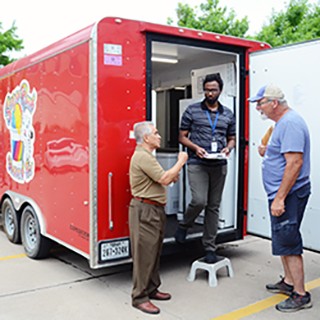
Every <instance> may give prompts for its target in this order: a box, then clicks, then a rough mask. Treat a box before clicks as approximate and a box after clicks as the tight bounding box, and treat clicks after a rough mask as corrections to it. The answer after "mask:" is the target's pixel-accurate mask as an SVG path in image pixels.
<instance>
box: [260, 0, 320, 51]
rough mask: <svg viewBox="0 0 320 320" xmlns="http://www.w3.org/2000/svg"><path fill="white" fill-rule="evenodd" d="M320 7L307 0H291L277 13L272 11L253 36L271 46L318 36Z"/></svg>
mask: <svg viewBox="0 0 320 320" xmlns="http://www.w3.org/2000/svg"><path fill="white" fill-rule="evenodd" d="M319 25H320V7H319V6H317V5H311V4H309V3H308V0H291V1H290V3H289V4H288V6H287V8H286V9H285V10H284V11H280V12H279V13H277V12H275V11H273V12H272V16H271V18H270V21H269V23H268V24H265V25H264V26H263V27H262V29H261V31H260V32H259V33H258V34H257V35H256V36H255V37H254V39H256V40H259V41H264V42H267V43H269V44H270V45H271V46H273V47H277V46H281V45H285V44H290V43H295V42H300V41H305V40H311V39H315V38H319V37H320V28H319Z"/></svg>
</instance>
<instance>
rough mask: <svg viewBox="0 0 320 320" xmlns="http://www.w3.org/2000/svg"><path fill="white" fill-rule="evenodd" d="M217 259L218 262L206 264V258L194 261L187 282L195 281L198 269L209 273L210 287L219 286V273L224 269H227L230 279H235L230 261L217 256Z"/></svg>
mask: <svg viewBox="0 0 320 320" xmlns="http://www.w3.org/2000/svg"><path fill="white" fill-rule="evenodd" d="M217 258H218V261H217V262H215V263H206V262H204V258H201V259H199V260H196V261H194V262H193V263H192V265H191V270H190V273H189V275H188V277H187V280H188V281H194V279H195V278H196V271H197V269H204V270H206V271H208V273H209V286H210V287H216V286H217V285H218V281H217V271H218V270H219V269H220V268H223V267H227V270H228V275H229V277H231V278H233V270H232V266H231V262H230V260H229V259H228V258H225V257H221V256H217Z"/></svg>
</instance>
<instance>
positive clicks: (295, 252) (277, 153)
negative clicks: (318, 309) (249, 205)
mask: <svg viewBox="0 0 320 320" xmlns="http://www.w3.org/2000/svg"><path fill="white" fill-rule="evenodd" d="M249 101H250V102H256V103H257V105H256V109H257V110H258V111H259V112H260V113H261V115H262V116H264V117H266V118H269V119H271V120H273V121H275V127H274V130H273V133H272V136H271V138H270V140H269V143H268V145H267V146H266V147H265V146H260V147H259V153H260V155H262V156H263V162H262V177H263V184H264V188H265V190H266V193H267V195H268V200H269V211H270V217H271V235H272V253H273V255H276V256H280V257H281V262H282V265H283V270H284V278H283V279H282V280H281V281H280V282H278V283H276V284H268V285H267V286H266V288H267V290H268V291H271V292H273V293H284V294H287V295H288V296H289V298H288V299H286V300H285V301H282V302H280V303H278V304H277V305H276V309H277V310H279V311H282V312H294V311H298V310H300V309H305V308H310V307H311V306H312V303H311V295H310V293H309V292H306V291H305V285H304V269H303V258H302V253H303V244H302V237H301V233H300V225H301V222H302V219H303V215H304V211H305V207H306V205H307V202H308V198H309V195H310V137H309V131H308V127H307V125H306V123H305V121H304V120H303V118H302V117H301V116H300V115H299V114H298V113H297V112H295V111H294V110H292V109H291V108H289V106H288V104H287V102H286V100H285V96H284V94H283V92H282V91H281V89H280V88H278V87H277V86H275V85H273V84H270V85H266V86H264V87H262V88H261V89H260V90H259V91H258V93H257V95H256V96H254V97H251V98H249Z"/></svg>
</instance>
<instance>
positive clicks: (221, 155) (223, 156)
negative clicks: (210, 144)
mask: <svg viewBox="0 0 320 320" xmlns="http://www.w3.org/2000/svg"><path fill="white" fill-rule="evenodd" d="M204 158H206V159H218V160H219V159H228V157H227V156H226V154H225V153H222V152H221V153H206V154H205V155H204Z"/></svg>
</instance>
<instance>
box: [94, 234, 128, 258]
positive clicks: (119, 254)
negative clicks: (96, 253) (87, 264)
mask: <svg viewBox="0 0 320 320" xmlns="http://www.w3.org/2000/svg"><path fill="white" fill-rule="evenodd" d="M129 256H130V251H129V239H124V240H116V241H109V242H103V243H101V244H100V259H101V261H109V260H115V259H122V258H128V257H129Z"/></svg>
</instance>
